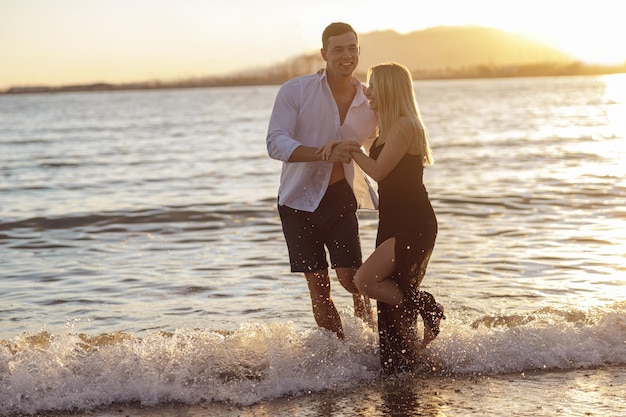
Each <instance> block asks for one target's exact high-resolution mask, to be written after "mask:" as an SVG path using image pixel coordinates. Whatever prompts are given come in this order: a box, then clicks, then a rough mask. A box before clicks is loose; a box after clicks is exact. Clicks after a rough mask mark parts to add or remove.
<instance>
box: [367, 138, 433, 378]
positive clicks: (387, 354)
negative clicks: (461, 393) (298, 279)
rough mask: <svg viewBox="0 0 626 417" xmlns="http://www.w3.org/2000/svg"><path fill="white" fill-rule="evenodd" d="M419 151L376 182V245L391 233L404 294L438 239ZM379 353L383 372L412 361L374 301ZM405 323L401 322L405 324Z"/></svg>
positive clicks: (412, 288) (385, 310)
mask: <svg viewBox="0 0 626 417" xmlns="http://www.w3.org/2000/svg"><path fill="white" fill-rule="evenodd" d="M377 142H378V140H376V141H375V142H374V144H373V145H372V148H371V149H370V156H371V157H372V158H374V159H377V158H378V156H379V155H380V152H381V151H382V148H383V147H384V146H385V145H384V144H382V145H378V144H377ZM422 161H423V157H422V156H421V155H409V154H405V155H404V156H403V157H402V159H401V160H400V162H399V163H398V164H397V165H396V167H394V169H393V170H392V171H391V172H390V173H389V174H388V175H387V176H386V177H385V178H384V179H382V180H381V181H379V183H378V195H379V214H378V216H379V224H378V235H377V237H376V246H378V245H380V244H381V243H383V242H384V241H385V240H387V239H389V238H392V237H395V238H396V244H395V259H396V272H395V274H394V277H393V279H395V280H396V282H397V283H398V285H399V286H400V288H401V289H402V291H403V292H404V294H405V296H406V295H407V294H416V293H417V289H418V287H419V286H420V284H421V282H422V279H423V278H424V274H425V272H426V266H427V265H428V260H429V259H430V255H431V253H432V251H433V248H434V246H435V239H436V237H437V217H436V216H435V212H434V210H433V207H432V205H431V203H430V200H429V198H428V192H427V191H426V187H425V186H424V181H423V175H424V165H423V163H422ZM377 307H378V329H379V335H380V357H381V364H382V366H383V372H385V373H395V372H400V371H404V370H409V368H411V367H412V366H411V365H412V363H410V362H411V360H410V358H407V357H406V355H404V354H403V352H402V350H403V349H404V350H405V351H406V344H405V341H403V340H401V339H402V338H400V337H399V334H398V332H397V331H396V328H395V326H394V320H393V319H392V318H391V317H390V310H391V309H390V306H388V305H386V304H385V303H381V302H379V303H378V306H377ZM416 318H417V317H416V315H415V314H414V312H404V314H403V320H404V319H406V320H409V321H411V322H412V325H414V324H415V320H416ZM405 324H406V323H405Z"/></svg>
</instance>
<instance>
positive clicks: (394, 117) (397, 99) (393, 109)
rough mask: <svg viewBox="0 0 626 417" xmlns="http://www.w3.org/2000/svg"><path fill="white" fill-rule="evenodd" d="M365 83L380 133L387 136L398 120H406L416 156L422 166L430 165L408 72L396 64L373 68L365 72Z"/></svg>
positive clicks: (425, 137) (423, 129) (427, 148)
mask: <svg viewBox="0 0 626 417" xmlns="http://www.w3.org/2000/svg"><path fill="white" fill-rule="evenodd" d="M367 79H368V82H369V83H372V84H373V87H374V91H375V92H376V102H377V104H378V128H379V132H380V133H382V132H389V131H390V130H391V129H392V128H393V126H394V124H395V123H396V122H397V121H398V120H399V119H400V118H401V117H403V116H404V117H408V118H409V120H411V124H412V125H413V130H414V134H415V138H416V139H417V146H418V150H419V153H420V155H422V156H423V158H424V159H423V164H424V166H427V165H432V163H433V162H434V161H433V156H432V152H431V150H430V146H429V144H428V138H427V134H426V127H425V126H424V122H423V121H422V115H421V114H420V111H419V108H418V106H417V100H416V99H415V90H414V89H413V78H412V77H411V73H410V72H409V70H408V68H407V67H405V66H404V65H402V64H398V63H395V62H391V63H384V64H379V65H375V66H373V67H371V68H370V69H369V71H368V72H367Z"/></svg>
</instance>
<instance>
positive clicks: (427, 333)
mask: <svg viewBox="0 0 626 417" xmlns="http://www.w3.org/2000/svg"><path fill="white" fill-rule="evenodd" d="M443 312H444V309H443V306H442V305H441V304H439V303H437V311H436V315H434V316H432V317H431V318H430V320H426V319H424V339H423V340H422V343H421V344H420V347H421V348H422V349H424V348H425V347H426V346H427V345H428V344H429V343H430V342H432V341H433V340H435V338H436V337H437V335H439V325H440V323H441V320H442V319H443V318H445V316H444V314H443ZM429 322H430V325H429Z"/></svg>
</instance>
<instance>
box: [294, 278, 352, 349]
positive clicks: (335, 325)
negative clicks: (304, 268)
mask: <svg viewBox="0 0 626 417" xmlns="http://www.w3.org/2000/svg"><path fill="white" fill-rule="evenodd" d="M304 276H305V277H306V281H307V285H308V287H309V293H310V294H311V304H312V306H313V317H314V318H315V322H316V323H317V325H318V326H320V327H323V328H325V329H328V330H331V331H333V332H335V333H336V334H337V337H339V338H340V339H343V338H344V333H343V327H342V325H341V317H340V316H339V312H338V311H337V308H336V307H335V303H333V300H332V298H331V295H330V278H329V276H328V270H327V269H325V270H322V271H317V272H305V274H304Z"/></svg>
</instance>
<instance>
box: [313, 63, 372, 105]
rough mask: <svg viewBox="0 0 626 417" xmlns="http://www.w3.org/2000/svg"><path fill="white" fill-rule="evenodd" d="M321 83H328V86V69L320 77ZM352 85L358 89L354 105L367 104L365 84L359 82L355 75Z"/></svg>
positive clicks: (353, 101)
mask: <svg viewBox="0 0 626 417" xmlns="http://www.w3.org/2000/svg"><path fill="white" fill-rule="evenodd" d="M320 82H326V84H327V85H328V77H327V75H326V69H325V68H324V71H322V75H321V76H320ZM352 85H353V86H355V87H356V95H355V96H354V100H352V105H356V106H358V105H360V104H362V103H363V102H366V103H367V97H365V92H364V91H363V83H361V81H359V79H358V78H356V77H355V76H354V75H353V76H352Z"/></svg>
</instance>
